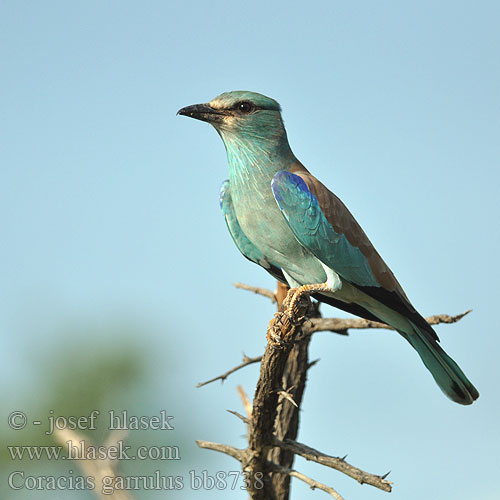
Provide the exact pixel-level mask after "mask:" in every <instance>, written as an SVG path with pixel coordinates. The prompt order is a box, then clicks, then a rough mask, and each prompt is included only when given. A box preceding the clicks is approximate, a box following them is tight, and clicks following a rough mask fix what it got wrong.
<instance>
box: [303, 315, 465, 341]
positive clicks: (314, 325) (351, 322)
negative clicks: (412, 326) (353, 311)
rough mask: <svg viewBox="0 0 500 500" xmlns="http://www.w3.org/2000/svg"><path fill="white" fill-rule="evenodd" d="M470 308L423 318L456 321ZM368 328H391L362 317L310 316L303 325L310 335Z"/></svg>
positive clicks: (437, 321) (428, 320) (433, 321)
mask: <svg viewBox="0 0 500 500" xmlns="http://www.w3.org/2000/svg"><path fill="white" fill-rule="evenodd" d="M470 312H471V309H469V310H468V311H465V312H464V313H461V314H457V315H456V316H450V315H449V314H436V315H434V316H429V317H428V318H425V320H426V321H427V323H429V325H439V324H441V323H448V324H449V323H456V322H457V321H460V320H461V319H462V318H463V317H464V316H466V315H467V314H469V313H470ZM370 328H382V329H385V330H393V328H392V327H390V326H389V325H386V324H385V323H380V322H378V321H370V320H368V319H363V318H310V319H308V320H307V321H306V322H305V323H304V326H303V331H304V334H306V335H311V334H313V333H315V332H334V333H339V334H341V335H348V330H351V329H352V330H361V329H370Z"/></svg>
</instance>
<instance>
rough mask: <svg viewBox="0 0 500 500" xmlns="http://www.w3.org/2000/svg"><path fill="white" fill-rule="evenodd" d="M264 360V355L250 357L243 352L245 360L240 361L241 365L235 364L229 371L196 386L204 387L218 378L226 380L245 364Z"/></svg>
mask: <svg viewBox="0 0 500 500" xmlns="http://www.w3.org/2000/svg"><path fill="white" fill-rule="evenodd" d="M261 360H262V356H255V357H254V358H249V357H248V356H247V355H246V354H243V362H242V363H240V364H239V365H237V366H235V367H234V368H231V369H230V370H228V371H227V372H225V373H223V374H222V375H218V376H217V377H214V378H211V379H210V380H207V381H206V382H200V383H199V384H197V386H196V387H203V386H204V385H207V384H211V383H212V382H215V381H216V380H221V381H222V382H224V380H226V378H227V377H229V375H231V373H234V372H236V371H238V370H240V369H241V368H245V366H248V365H251V364H253V363H258V362H259V361H261Z"/></svg>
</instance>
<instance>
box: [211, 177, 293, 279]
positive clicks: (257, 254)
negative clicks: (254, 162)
mask: <svg viewBox="0 0 500 500" xmlns="http://www.w3.org/2000/svg"><path fill="white" fill-rule="evenodd" d="M219 201H220V207H221V210H222V214H223V215H224V219H225V220H226V224H227V228H228V229H229V233H230V234H231V237H232V238H233V241H234V243H235V244H236V246H237V247H238V250H239V251H240V252H241V253H242V254H243V256H244V257H246V258H247V259H248V260H250V261H252V262H254V263H255V264H258V265H259V266H261V267H263V268H264V269H265V270H266V271H268V272H269V274H271V275H272V276H273V277H274V278H276V279H277V280H278V281H282V282H283V283H286V279H285V276H284V275H283V272H282V271H281V268H280V267H279V266H277V265H275V264H273V263H272V262H271V261H270V260H269V259H268V258H267V257H266V256H265V255H264V254H263V253H262V252H261V251H260V250H259V249H258V248H257V247H256V246H255V245H254V244H253V243H252V242H251V241H250V240H249V239H248V238H247V236H246V235H245V233H244V232H243V230H242V229H241V226H240V224H239V222H238V219H237V218H236V214H235V213H234V207H233V200H232V198H231V190H230V187H229V181H227V180H226V181H224V182H223V183H222V186H221V188H220V194H219Z"/></svg>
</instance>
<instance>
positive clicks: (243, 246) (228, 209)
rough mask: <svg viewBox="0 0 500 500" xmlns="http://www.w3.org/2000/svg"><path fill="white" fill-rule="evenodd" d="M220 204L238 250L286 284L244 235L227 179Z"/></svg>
mask: <svg viewBox="0 0 500 500" xmlns="http://www.w3.org/2000/svg"><path fill="white" fill-rule="evenodd" d="M220 206H221V209H222V213H223V215H224V218H225V220H226V224H227V227H228V229H229V233H230V234H231V237H232V238H233V241H234V243H235V244H236V246H237V247H238V250H239V251H240V252H241V253H242V254H243V256H244V257H246V258H247V259H248V260H250V261H252V262H254V263H255V264H259V265H260V266H262V267H263V268H264V269H266V271H267V272H269V274H271V276H273V277H274V278H275V279H277V280H278V281H281V282H282V283H285V284H288V283H287V281H286V278H285V276H284V274H283V272H282V270H281V268H280V267H279V266H277V265H276V264H273V263H272V262H271V261H270V260H269V259H268V258H267V257H266V256H265V255H264V254H263V253H262V252H261V251H260V250H259V249H258V248H257V247H256V246H255V245H254V244H253V243H252V242H251V241H250V240H249V239H248V238H247V236H246V235H245V233H244V232H243V230H242V229H241V226H240V224H239V223H238V219H237V218H236V215H235V213H234V207H233V200H232V199H231V191H230V188H229V181H224V182H223V184H222V186H221V190H220ZM313 297H314V298H315V299H316V300H319V301H321V302H325V303H327V304H330V305H331V306H334V307H337V308H339V309H342V310H344V311H347V312H349V313H351V314H355V315H356V316H361V317H362V318H366V319H368V320H371V321H379V318H377V317H375V316H374V315H373V314H371V313H370V312H368V311H367V310H366V309H364V308H363V307H361V306H358V305H357V304H348V303H346V302H342V301H341V300H337V299H335V298H333V297H326V296H324V295H320V294H314V295H313Z"/></svg>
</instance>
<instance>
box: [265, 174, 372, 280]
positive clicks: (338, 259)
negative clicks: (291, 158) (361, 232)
mask: <svg viewBox="0 0 500 500" xmlns="http://www.w3.org/2000/svg"><path fill="white" fill-rule="evenodd" d="M271 187H272V190H273V194H274V197H275V199H276V202H277V203H278V206H279V207H280V209H281V212H282V214H283V216H284V217H285V219H286V221H287V222H288V225H289V226H290V229H291V230H292V231H293V234H294V235H295V237H296V238H297V240H298V241H299V242H300V244H301V245H303V246H304V247H305V248H307V249H308V250H310V251H311V252H312V253H313V255H314V256H315V257H316V258H317V259H319V260H320V261H321V262H323V264H325V265H326V266H328V267H330V268H331V269H333V270H334V271H335V272H336V273H337V274H339V275H340V276H341V277H342V278H344V279H345V280H347V281H350V282H351V283H355V284H357V285H360V286H375V287H380V284H379V283H378V281H377V280H376V278H375V276H374V275H373V272H372V270H371V268H370V265H369V263H368V260H367V259H366V257H365V256H364V255H363V253H362V252H361V250H360V249H359V248H357V247H355V246H352V245H351V244H350V243H349V241H347V238H346V237H345V235H343V234H339V233H337V232H336V231H335V230H334V229H333V227H332V226H331V224H330V223H329V222H328V220H327V219H326V217H325V215H324V214H323V212H322V211H321V207H320V206H319V203H318V200H317V199H316V197H315V196H314V195H313V194H312V193H311V191H309V188H308V187H307V184H306V183H305V182H304V180H303V179H302V178H301V177H300V176H298V175H295V174H292V173H291V172H287V171H285V170H280V171H279V172H278V173H277V174H276V175H275V176H274V178H273V180H272V183H271Z"/></svg>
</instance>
